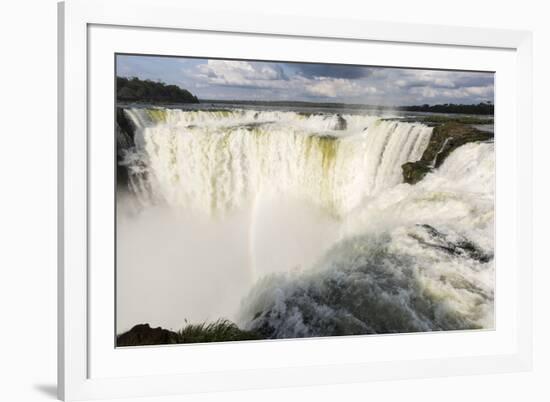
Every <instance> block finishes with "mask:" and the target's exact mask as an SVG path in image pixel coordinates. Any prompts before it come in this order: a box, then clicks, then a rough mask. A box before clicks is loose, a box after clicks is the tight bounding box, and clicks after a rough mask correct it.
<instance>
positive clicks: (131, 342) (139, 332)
mask: <svg viewBox="0 0 550 402" xmlns="http://www.w3.org/2000/svg"><path fill="white" fill-rule="evenodd" d="M174 343H178V334H177V333H175V332H172V331H168V330H167V329H162V328H160V327H158V328H151V327H150V326H149V324H139V325H136V326H135V327H133V328H132V329H131V330H129V331H128V332H125V333H123V334H121V335H119V336H117V342H116V344H117V346H145V345H169V344H174Z"/></svg>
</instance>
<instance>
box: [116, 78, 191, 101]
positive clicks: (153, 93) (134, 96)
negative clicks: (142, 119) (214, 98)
mask: <svg viewBox="0 0 550 402" xmlns="http://www.w3.org/2000/svg"><path fill="white" fill-rule="evenodd" d="M116 91H117V101H118V102H144V103H199V100H198V99H197V97H196V96H194V95H193V94H192V93H191V92H189V91H187V90H186V89H182V88H180V87H178V86H177V85H167V84H165V83H163V82H155V81H151V80H140V79H139V78H137V77H133V78H124V77H117V78H116Z"/></svg>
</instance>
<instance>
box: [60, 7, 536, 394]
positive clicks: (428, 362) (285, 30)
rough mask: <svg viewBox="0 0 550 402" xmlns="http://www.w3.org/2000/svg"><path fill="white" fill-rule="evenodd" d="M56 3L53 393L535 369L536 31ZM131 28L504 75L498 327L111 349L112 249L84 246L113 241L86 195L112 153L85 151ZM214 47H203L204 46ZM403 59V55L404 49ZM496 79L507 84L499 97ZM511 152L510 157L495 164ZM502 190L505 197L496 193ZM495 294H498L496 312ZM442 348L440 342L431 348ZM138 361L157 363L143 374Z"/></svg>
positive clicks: (270, 51)
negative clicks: (102, 85)
mask: <svg viewBox="0 0 550 402" xmlns="http://www.w3.org/2000/svg"><path fill="white" fill-rule="evenodd" d="M128 10H131V12H128ZM58 12H59V49H60V50H59V96H58V99H59V109H58V110H59V120H58V125H59V137H58V138H59V145H58V147H59V148H58V150H59V195H58V196H59V224H58V225H59V226H58V227H59V230H58V235H59V279H58V288H59V313H58V314H59V319H58V338H59V342H58V356H59V360H58V370H59V372H58V392H59V397H60V398H61V399H63V400H82V399H96V398H115V397H142V396H161V395H169V394H179V393H189V392H207V391H221V390H238V389H252V388H264V387H279V386H298V385H316V384H329V383H346V382H358V381H369V380H380V379H402V378H417V377H432V376H443V375H445V376H448V375H463V374H481V373H502V372H511V371H521V370H529V369H530V368H531V361H532V339H531V337H532V336H531V311H532V308H531V265H532V264H531V244H532V240H531V232H532V230H531V226H532V207H531V201H532V200H531V193H532V191H531V178H532V172H531V152H532V151H531V147H532V140H531V94H532V92H531V91H532V84H531V80H532V71H531V57H532V56H531V52H532V50H531V48H532V38H531V33H529V32H524V31H507V30H495V29H479V28H459V27H446V26H432V25H411V24H400V23H382V22H368V21H362V20H321V19H312V18H307V17H298V16H274V15H273V16H270V15H245V14H234V15H227V13H224V14H223V15H217V14H215V13H212V12H211V11H207V10H204V11H199V10H189V9H186V8H185V6H184V4H183V3H182V2H181V1H177V0H157V1H155V2H152V1H150V0H149V1H148V0H134V1H132V0H116V1H113V0H111V1H108V0H96V1H91V0H68V1H65V2H64V3H60V4H59V9H58ZM135 35H141V36H140V37H141V39H142V41H141V44H140V46H141V47H140V49H145V51H144V52H145V53H151V54H152V53H154V47H155V45H154V43H155V41H153V40H149V41H148V40H147V39H146V38H147V37H148V36H151V37H153V36H154V37H155V39H158V38H160V37H162V38H164V39H166V41H165V42H166V45H164V48H163V49H160V47H159V50H158V53H160V54H167V53H166V52H170V51H173V50H171V49H174V46H178V45H177V42H178V41H177V40H175V39H174V40H170V37H174V38H175V37H176V35H195V36H197V38H198V39H197V42H196V43H199V44H202V45H204V48H205V50H204V52H205V54H201V56H209V55H211V52H218V54H220V55H224V56H226V57H236V58H238V57H241V56H242V57H245V56H246V55H250V54H252V53H250V52H256V53H254V56H255V57H256V58H258V59H262V58H264V59H268V58H269V57H270V56H271V57H272V58H274V59H278V58H279V59H280V58H281V57H283V56H281V55H283V54H285V53H284V52H287V54H289V55H290V56H289V57H290V58H291V59H292V60H295V59H296V60H297V59H299V58H300V55H299V53H298V52H297V50H299V49H300V48H299V46H303V44H302V45H294V46H288V47H287V48H286V49H285V48H283V46H282V44H281V43H282V42H285V43H286V44H291V43H302V42H303V41H309V42H311V44H312V46H311V47H312V48H315V47H316V46H317V47H322V46H329V44H332V46H335V44H336V45H337V47H338V48H346V49H347V48H349V49H350V50H351V49H353V47H354V46H355V47H357V46H371V47H372V48H373V52H372V57H373V58H374V57H379V58H378V59H377V60H378V63H383V62H384V61H386V62H387V63H391V65H399V63H407V65H410V64H414V66H419V67H420V66H424V67H433V68H436V67H446V68H451V67H452V66H455V67H456V68H459V67H462V68H467V67H469V66H472V69H473V67H475V66H481V67H484V68H485V69H488V70H493V71H496V75H497V77H499V75H500V77H503V78H502V79H501V81H500V83H501V84H500V85H499V83H498V81H497V85H496V97H497V98H496V99H497V102H496V104H497V109H498V108H499V106H498V105H499V104H502V105H503V106H502V107H500V109H498V110H499V111H497V113H496V117H495V125H496V127H497V136H499V135H500V133H504V134H505V137H503V138H505V139H506V140H503V141H502V146H501V145H497V149H498V148H499V147H500V150H499V151H497V194H499V191H500V195H501V197H500V198H499V196H498V195H497V223H496V226H497V233H498V231H499V230H501V232H502V233H504V234H503V236H502V237H501V240H500V241H499V237H498V236H497V243H496V259H497V261H498V263H497V275H498V271H499V270H501V271H502V272H505V273H506V275H505V276H502V278H501V279H502V280H501V281H500V284H501V286H500V288H499V286H498V283H499V280H498V279H499V278H498V277H497V293H498V296H497V313H500V314H501V315H498V314H497V328H496V330H495V331H494V332H491V333H475V334H470V333H469V334H466V333H461V332H455V333H451V334H445V338H443V337H441V336H440V337H438V338H434V337H433V335H430V334H421V335H396V336H385V337H384V336H381V337H349V338H348V337H344V338H345V339H344V338H336V339H329V340H327V339H322V340H299V341H275V342H267V343H266V342H255V343H254V342H252V343H249V344H248V345H243V344H242V343H241V344H235V345H228V344H219V345H206V346H205V345H201V346H197V347H191V348H187V346H186V348H187V349H185V350H184V349H182V348H177V347H173V348H172V347H168V348H167V347H164V348H146V350H145V351H142V352H139V354H137V353H136V351H131V350H130V351H120V350H118V351H117V350H115V348H114V342H111V343H110V340H112V338H113V337H114V333H112V332H111V329H110V327H109V325H111V324H112V322H111V321H110V317H109V314H103V313H104V312H105V311H107V310H106V309H109V308H110V307H109V306H110V304H109V303H110V302H111V299H110V298H109V297H106V298H105V299H104V301H103V302H100V301H98V297H95V296H94V295H95V294H98V293H101V294H106V295H107V294H112V293H113V292H111V290H112V289H111V288H112V283H111V282H110V281H111V280H112V275H111V277H110V278H111V279H109V275H110V272H112V271H109V267H108V266H107V267H104V269H103V271H101V272H103V273H99V274H96V270H95V269H91V267H93V266H94V265H93V264H96V261H98V260H99V261H102V260H108V257H109V254H108V253H103V254H102V255H99V254H98V253H96V250H98V249H90V242H91V241H92V242H94V244H97V242H95V240H94V239H95V238H97V237H98V236H99V237H100V238H101V237H104V238H105V239H106V242H107V243H108V241H109V237H108V236H102V235H105V233H106V232H105V229H106V227H105V226H102V224H101V223H99V221H97V222H96V219H97V216H98V215H101V214H97V213H92V214H91V213H90V211H91V210H95V211H99V212H101V211H102V209H98V207H97V205H98V204H97V203H96V201H95V198H94V197H96V194H98V191H96V190H95V189H96V188H97V187H94V190H93V191H90V188H91V187H90V186H92V187H93V184H92V183H93V177H94V175H96V174H95V173H94V171H95V170H94V169H96V166H98V165H97V164H94V163H95V162H94V160H101V158H104V157H108V155H109V154H108V152H112V149H109V150H107V151H108V152H107V153H106V154H99V153H95V152H94V153H91V152H90V150H91V149H92V148H93V147H94V146H95V145H94V144H95V142H94V140H93V139H94V138H96V136H93V133H94V130H97V127H100V126H102V125H103V124H106V127H108V126H109V124H111V123H112V122H109V121H104V122H103V121H100V119H96V116H98V115H97V113H98V112H97V111H98V110H99V108H96V107H95V106H94V105H100V104H102V101H103V98H102V97H103V96H104V95H103V92H105V93H109V92H110V93H111V94H112V91H111V88H106V89H105V90H97V89H96V87H94V85H98V82H100V81H101V77H102V72H101V71H99V70H101V65H104V63H103V60H104V58H105V57H107V58H108V57H109V55H112V54H113V53H116V52H119V51H124V50H128V48H132V49H134V50H135V44H134V45H132V42H133V41H134V42H135V38H136V36H135ZM159 35H160V36H159ZM201 35H209V37H212V38H215V39H216V41H221V40H222V39H224V38H225V39H224V40H225V41H227V43H230V42H231V41H243V42H242V43H243V46H241V47H240V49H244V50H239V52H241V53H239V54H236V52H237V49H236V48H235V49H231V48H227V46H225V48H226V49H218V50H216V48H215V47H214V46H215V45H213V44H212V45H208V44H207V41H204V42H201V39H200V38H201ZM247 41H250V46H246V47H245V46H244V44H245V43H248V42H247ZM147 42H151V43H147ZM170 42H174V43H173V44H170ZM254 42H257V43H259V44H260V45H261V44H265V43H269V44H270V46H260V45H254ZM279 42H281V43H279ZM317 42H318V45H316V43H317ZM157 43H158V41H157ZM117 46H118V47H117ZM208 46H210V47H209V48H208V49H210V50H207V49H206V48H207V47H208ZM260 47H263V49H259V48H260ZM390 47H391V48H392V49H393V50H395V49H397V47H400V49H402V50H403V51H402V52H395V51H393V52H392V51H389V50H384V49H385V48H387V49H389V48H390ZM266 48H267V49H266ZM293 48H294V50H292V49H293ZM375 48H376V49H375ZM254 49H256V50H254ZM335 49H336V48H335ZM377 49H378V50H377ZM407 49H409V50H410V49H414V51H415V52H420V53H416V54H423V55H425V56H426V57H425V58H424V59H423V60H422V61H418V60H414V61H413V60H411V58H410V53H408V52H407V51H406V50H407ZM446 49H447V50H446ZM292 51H294V53H292ZM208 52H210V53H208ZM224 52H226V53H224ZM312 52H314V50H310V53H309V56H308V55H304V56H302V57H309V59H308V60H313V59H312V58H315V60H314V61H321V60H327V57H328V56H326V55H325V56H320V55H319V56H315V53H312ZM437 52H440V53H437ZM441 52H446V53H441ZM349 53H352V52H349ZM389 53H391V57H390V54H389ZM430 53H437V54H438V55H440V56H441V55H442V54H445V56H448V58H447V57H446V60H445V61H442V60H441V59H440V60H439V61H437V60H435V58H434V57H433V55H432V56H430ZM468 53H470V58H471V57H472V54H475V55H476V60H469V58H468ZM291 54H294V56H292V55H291ZM345 54H348V53H346V52H344V51H342V54H338V53H337V52H336V51H335V52H334V56H333V57H344V55H345ZM376 55H379V56H376ZM407 55H409V59H408V61H407V60H406V59H405V58H406V57H407ZM350 57H352V56H350ZM285 59H288V57H286V58H285ZM460 60H462V61H460ZM328 61H335V59H334V58H333V59H331V60H328ZM445 63H446V64H445ZM484 63H485V64H484ZM374 64H377V62H375V63H374ZM386 65H388V64H386ZM96 66H99V69H96ZM109 68H110V67H109ZM499 88H502V89H501V90H500V92H501V94H500V95H499ZM504 94H506V95H508V96H506V97H505V98H506V99H505V100H502V102H501V103H499V96H500V97H503V95H504ZM512 95H513V96H512ZM105 96H106V95H105ZM98 97H99V98H98ZM110 127H113V125H112V124H111V125H110ZM520 138H521V141H520V140H519V139H520ZM498 141H499V140H497V144H499V142H498ZM111 158H112V156H111ZM499 158H500V159H499ZM505 159H506V160H507V162H508V163H507V164H502V163H501V164H499V163H498V161H499V160H505ZM501 172H502V173H501ZM499 174H500V177H504V176H506V177H504V179H506V180H503V181H502V184H500V185H499V184H498V177H499ZM510 177H512V178H513V180H510V179H509V178H510ZM499 186H500V187H499ZM499 188H500V190H499ZM505 195H506V196H505ZM500 199H502V200H504V199H506V200H507V201H506V202H504V201H502V202H501V201H499V200H500ZM98 202H99V203H101V201H98ZM505 218H506V221H505V220H504V219H505ZM110 222H112V220H111V221H110ZM499 222H501V224H499ZM90 228H92V229H93V230H91V229H90ZM107 229H108V227H107ZM107 247H108V245H107ZM96 254H98V255H96ZM498 300H502V302H500V303H501V304H500V308H499V304H498V303H499V302H498ZM105 316H107V318H105ZM401 339H402V340H401ZM398 343H399V345H398ZM449 344H452V345H455V346H456V348H455V350H454V351H453V353H443V352H442V353H440V354H438V353H436V352H433V353H429V351H428V350H427V349H425V348H423V346H426V345H438V346H437V347H440V348H441V350H445V349H449V348H448V347H447V346H446V345H449ZM339 347H340V348H347V349H346V350H348V351H354V350H359V349H358V348H361V350H363V349H364V350H370V349H368V348H371V349H372V350H380V351H382V352H383V351H384V350H385V349H384V348H389V347H392V348H393V349H394V350H396V351H400V350H405V348H408V349H414V351H415V353H414V354H409V355H404V354H403V357H399V355H396V356H397V357H396V356H393V357H392V358H388V359H384V358H383V357H380V356H379V357H377V358H370V359H367V358H366V357H364V356H363V355H362V354H361V353H349V354H347V355H346V353H339V349H338V348H339ZM437 347H436V346H434V350H437ZM320 349H323V350H324V351H325V354H324V355H323V356H322V358H319V357H318V356H319V353H318V351H319V350H320ZM484 351H485V352H484ZM382 352H381V353H382ZM182 353H186V355H185V356H186V359H185V361H188V362H191V363H189V364H193V362H197V367H198V368H197V369H195V370H192V369H191V368H190V367H179V366H178V363H174V361H176V362H177V361H181V360H180V359H179V355H181V354H182ZM396 353H398V352H396ZM285 354H286V356H285ZM176 355H178V359H171V357H170V356H176ZM341 355H343V356H344V357H342V356H341ZM351 355H354V356H353V358H352V357H351ZM216 356H218V359H216ZM219 356H223V358H222V359H221V360H223V364H220V363H219V362H218V363H216V361H217V360H220V358H219ZM269 356H270V357H271V358H268V357H269ZM281 356H283V357H282V358H281ZM315 356H317V357H315ZM346 356H348V357H346ZM239 357H240V358H239ZM254 357H256V359H254ZM260 359H263V360H261V361H260ZM136 362H142V363H144V364H145V365H149V366H150V367H154V368H155V369H150V370H141V371H140V369H139V367H137V368H136ZM198 362H200V364H198ZM138 366H139V365H138ZM159 367H160V369H157V368H159Z"/></svg>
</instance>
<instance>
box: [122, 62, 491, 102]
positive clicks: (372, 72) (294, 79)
mask: <svg viewBox="0 0 550 402" xmlns="http://www.w3.org/2000/svg"><path fill="white" fill-rule="evenodd" d="M117 75H119V76H122V77H138V78H141V79H150V80H154V81H163V82H165V83H168V84H175V85H178V86H180V87H182V88H185V89H187V90H189V91H190V92H192V93H193V94H194V95H196V96H197V97H198V98H199V99H224V100H292V101H313V102H343V103H362V104H369V105H385V106H389V105H397V106H398V105H414V104H424V103H428V104H432V105H433V104H438V103H468V104H470V103H479V102H482V101H491V102H492V101H493V96H494V81H493V74H492V73H478V72H462V71H437V70H418V69H403V68H387V67H360V66H348V65H334V64H310V63H278V62H258V61H242V60H239V61H237V60H213V59H193V58H182V57H153V56H127V55H119V56H117Z"/></svg>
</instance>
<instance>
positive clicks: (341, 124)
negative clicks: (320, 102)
mask: <svg viewBox="0 0 550 402" xmlns="http://www.w3.org/2000/svg"><path fill="white" fill-rule="evenodd" d="M347 128H348V122H347V121H346V119H344V118H343V117H342V116H340V115H339V114H337V115H336V124H335V125H334V130H345V129H347Z"/></svg>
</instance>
